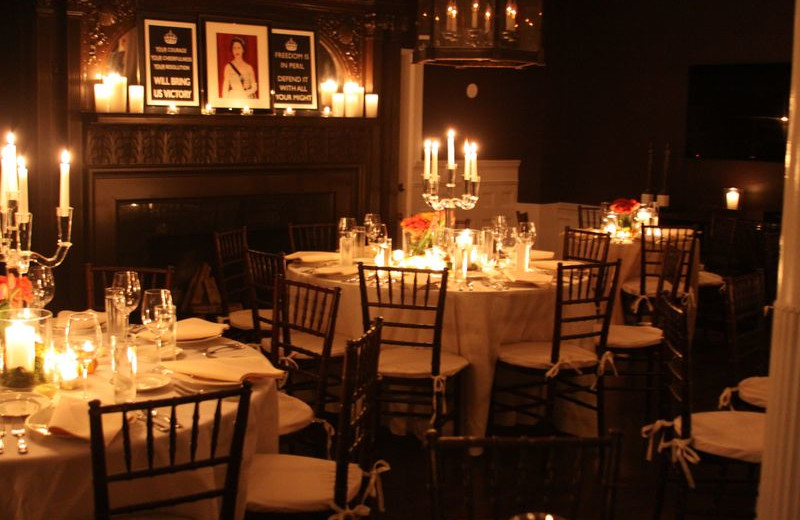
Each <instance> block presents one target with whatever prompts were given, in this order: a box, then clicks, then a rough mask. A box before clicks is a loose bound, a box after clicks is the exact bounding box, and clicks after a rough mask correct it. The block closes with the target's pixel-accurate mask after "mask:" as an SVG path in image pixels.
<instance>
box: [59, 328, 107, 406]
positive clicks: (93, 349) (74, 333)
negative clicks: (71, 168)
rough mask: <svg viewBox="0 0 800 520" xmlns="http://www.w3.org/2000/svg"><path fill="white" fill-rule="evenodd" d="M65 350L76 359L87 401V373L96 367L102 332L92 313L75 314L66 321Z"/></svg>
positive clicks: (101, 342) (84, 396) (101, 343)
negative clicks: (70, 352) (69, 351)
mask: <svg viewBox="0 0 800 520" xmlns="http://www.w3.org/2000/svg"><path fill="white" fill-rule="evenodd" d="M65 337H66V342H67V349H69V350H71V351H72V352H73V354H74V355H75V357H76V358H77V359H78V364H79V366H80V368H81V378H82V380H83V398H84V399H88V398H89V395H88V385H89V383H88V379H89V373H90V372H93V371H94V367H96V366H97V357H98V354H99V352H98V351H99V350H100V348H101V346H102V345H103V332H102V330H101V329H100V322H99V321H98V320H97V314H95V313H94V312H76V313H74V314H71V315H70V316H69V318H68V319H67V327H66V330H65Z"/></svg>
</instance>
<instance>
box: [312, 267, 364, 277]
mask: <svg viewBox="0 0 800 520" xmlns="http://www.w3.org/2000/svg"><path fill="white" fill-rule="evenodd" d="M314 274H318V275H328V276H330V275H341V276H352V275H354V274H358V266H357V265H326V266H324V267H317V268H316V269H314Z"/></svg>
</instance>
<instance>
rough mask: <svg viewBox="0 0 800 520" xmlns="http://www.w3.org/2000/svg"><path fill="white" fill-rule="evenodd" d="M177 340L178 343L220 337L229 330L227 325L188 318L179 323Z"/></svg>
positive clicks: (176, 334)
mask: <svg viewBox="0 0 800 520" xmlns="http://www.w3.org/2000/svg"><path fill="white" fill-rule="evenodd" d="M176 325H177V332H176V333H175V338H176V340H177V341H191V340H193V339H204V338H210V337H213V336H219V335H220V334H222V332H223V331H224V330H225V329H227V328H228V325H227V324H226V323H214V322H211V321H206V320H203V319H200V318H186V319H185V320H180V321H178V323H177V324H176Z"/></svg>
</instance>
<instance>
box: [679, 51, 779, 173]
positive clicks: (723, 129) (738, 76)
mask: <svg viewBox="0 0 800 520" xmlns="http://www.w3.org/2000/svg"><path fill="white" fill-rule="evenodd" d="M790 84H791V67H790V65H789V63H757V64H726V65H697V66H693V67H690V68H689V86H688V87H689V88H688V110H687V128H686V153H687V155H688V157H690V158H694V159H728V160H745V161H772V162H783V160H784V154H785V151H786V130H787V128H788V124H787V119H786V118H787V117H788V115H789V88H790Z"/></svg>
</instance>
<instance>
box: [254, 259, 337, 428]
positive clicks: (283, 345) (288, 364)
mask: <svg viewBox="0 0 800 520" xmlns="http://www.w3.org/2000/svg"><path fill="white" fill-rule="evenodd" d="M273 298H274V300H273V307H272V310H273V318H272V336H271V341H270V348H269V350H268V351H266V352H265V354H267V356H268V357H269V358H270V359H271V361H272V363H273V364H274V365H275V366H277V367H280V368H282V369H284V370H286V371H287V373H288V377H287V379H286V382H285V384H284V386H283V391H281V392H279V393H278V406H279V414H278V420H279V423H278V431H279V434H280V435H281V436H287V435H292V434H295V433H298V432H301V431H302V430H305V429H306V428H307V427H308V426H310V425H312V424H317V425H320V426H321V427H323V428H327V431H328V433H329V434H330V430H331V429H332V427H327V426H326V424H325V421H324V419H325V417H326V413H325V411H326V410H325V408H326V405H328V404H333V403H338V402H339V396H338V394H336V393H334V392H333V391H332V390H331V388H334V387H336V385H338V384H339V383H340V382H341V377H340V374H341V372H339V373H337V371H336V369H337V368H338V367H339V365H340V362H341V359H342V356H344V353H345V350H346V347H347V338H342V337H341V336H339V335H336V334H335V326H336V317H337V314H338V311H339V300H340V298H341V288H339V287H336V288H333V289H332V288H328V287H321V286H318V285H313V284H308V283H303V282H297V281H294V280H287V279H286V278H285V277H283V276H281V275H278V276H277V277H276V278H275V290H274V294H273ZM264 348H265V346H264V345H262V349H264ZM303 433H304V434H305V433H306V432H303ZM310 435H311V436H312V437H313V433H312V434H310ZM285 440H286V441H287V442H292V441H294V440H299V441H303V440H304V439H299V438H297V437H295V438H285ZM311 442H313V439H312V441H311Z"/></svg>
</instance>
